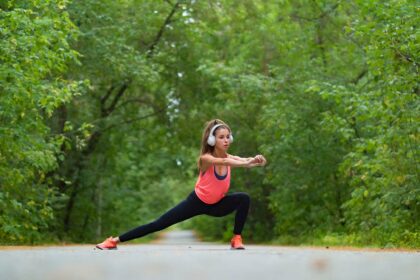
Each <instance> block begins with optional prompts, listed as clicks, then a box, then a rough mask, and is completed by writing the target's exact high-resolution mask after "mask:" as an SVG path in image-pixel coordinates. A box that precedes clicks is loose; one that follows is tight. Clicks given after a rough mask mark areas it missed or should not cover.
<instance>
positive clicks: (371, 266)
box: [0, 231, 420, 280]
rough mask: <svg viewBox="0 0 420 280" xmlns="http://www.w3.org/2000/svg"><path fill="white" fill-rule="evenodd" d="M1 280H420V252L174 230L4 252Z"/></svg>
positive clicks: (0, 270)
mask: <svg viewBox="0 0 420 280" xmlns="http://www.w3.org/2000/svg"><path fill="white" fill-rule="evenodd" d="M0 279H1V280H15V279H30V280H38V279H39V280H41V279H42V280H49V279H51V280H52V279H54V280H66V279H77V280H84V279H86V280H87V279H89V280H92V279H93V280H95V279H110V280H111V279H112V280H114V279H115V280H126V279H171V280H172V279H194V280H195V279H198V280H207V279H217V280H222V279H234V280H247V279H250V280H251V279H252V280H265V279H275V280H280V279H291V280H299V279H305V280H306V279H307V280H317V279H331V280H350V279H351V280H353V279H357V280H364V279H366V280H372V279H380V280H387V279H393V280H394V279H395V280H419V279H420V253H418V252H366V251H344V250H331V249H329V250H328V249H316V248H313V249H311V248H298V247H278V246H256V245H248V246H247V249H246V250H241V251H233V250H230V249H229V247H228V245H227V244H226V245H225V244H223V245H221V244H212V243H201V242H198V241H197V240H196V239H195V238H194V236H193V234H192V233H191V232H189V231H172V232H169V233H167V234H166V235H165V238H164V239H163V240H162V241H160V242H158V243H153V244H147V245H130V244H127V245H120V246H119V249H118V250H114V251H100V250H94V249H93V246H86V245H84V246H54V247H32V248H30V247H29V248H19V249H18V250H16V249H13V250H0Z"/></svg>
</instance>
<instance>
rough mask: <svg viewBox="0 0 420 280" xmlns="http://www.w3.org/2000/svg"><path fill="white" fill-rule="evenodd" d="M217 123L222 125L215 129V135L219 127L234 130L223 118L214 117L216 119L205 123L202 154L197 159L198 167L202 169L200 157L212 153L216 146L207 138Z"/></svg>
mask: <svg viewBox="0 0 420 280" xmlns="http://www.w3.org/2000/svg"><path fill="white" fill-rule="evenodd" d="M217 124H221V126H219V127H218V128H216V129H215V130H214V132H213V135H216V131H217V130H218V129H222V128H225V129H227V130H229V132H230V133H232V130H231V129H230V127H229V126H228V125H227V124H226V123H225V122H223V121H222V120H219V119H214V120H211V121H208V122H207V123H206V124H205V126H204V130H203V136H202V138H201V151H200V155H199V156H198V160H197V166H198V169H201V159H200V158H201V156H202V155H204V154H207V153H210V154H212V153H213V151H214V146H210V145H209V144H208V143H207V139H208V138H209V136H210V130H211V129H212V128H213V127H214V126H215V125H217Z"/></svg>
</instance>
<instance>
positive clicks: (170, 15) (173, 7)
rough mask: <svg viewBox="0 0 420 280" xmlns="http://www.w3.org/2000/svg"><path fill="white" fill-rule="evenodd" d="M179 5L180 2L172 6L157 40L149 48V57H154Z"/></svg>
mask: <svg viewBox="0 0 420 280" xmlns="http://www.w3.org/2000/svg"><path fill="white" fill-rule="evenodd" d="M179 5H180V2H176V3H175V5H173V6H172V10H171V12H170V13H169V15H168V16H167V17H166V19H165V22H164V23H163V24H162V26H161V27H160V29H159V32H158V33H157V35H156V37H155V39H154V40H153V42H152V44H151V45H150V47H149V50H148V53H147V56H148V57H151V56H152V55H153V52H154V50H155V47H156V45H157V44H158V43H159V41H160V39H161V37H162V35H163V31H164V30H165V28H166V26H167V25H168V24H169V23H170V22H171V19H172V16H173V15H174V14H175V12H176V9H177V8H178V7H179Z"/></svg>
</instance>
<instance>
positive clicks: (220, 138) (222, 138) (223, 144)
mask: <svg viewBox="0 0 420 280" xmlns="http://www.w3.org/2000/svg"><path fill="white" fill-rule="evenodd" d="M215 134H216V135H215V136H216V145H215V148H216V149H218V150H222V151H227V150H228V148H229V145H230V141H229V138H230V131H229V130H228V129H226V128H223V127H222V128H219V129H217V130H216V133H215Z"/></svg>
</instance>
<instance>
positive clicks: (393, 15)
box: [0, 0, 420, 248]
mask: <svg viewBox="0 0 420 280" xmlns="http://www.w3.org/2000/svg"><path fill="white" fill-rule="evenodd" d="M0 9H1V10H0V37H1V39H2V42H1V44H0V61H1V64H0V89H1V92H2V93H3V94H2V96H1V97H0V119H1V127H0V159H1V160H0V237H1V238H2V240H5V242H14V243H18V242H22V243H29V242H36V241H37V240H39V239H40V237H41V236H40V234H39V233H40V232H45V231H46V230H47V229H48V231H49V232H50V233H51V238H52V239H53V238H57V237H58V238H60V239H61V240H69V241H77V242H83V241H89V242H94V241H97V240H98V239H103V237H104V235H116V234H119V233H122V232H124V231H126V230H129V229H130V228H131V227H135V226H138V225H139V224H143V223H146V222H149V221H151V220H153V219H155V218H157V217H158V216H159V215H160V214H162V213H163V212H164V211H166V210H168V209H169V208H170V207H172V206H173V205H175V204H176V203H178V202H179V201H180V200H181V199H184V198H185V197H186V196H187V195H188V193H189V192H190V191H192V189H193V187H194V182H195V180H196V177H197V168H196V159H197V156H198V153H199V144H200V143H199V142H200V137H201V132H202V131H201V130H202V126H203V124H204V123H205V121H207V120H209V119H211V118H221V119H223V120H225V121H227V122H228V123H229V124H230V126H231V127H232V129H233V133H234V136H235V142H234V144H233V145H232V150H231V151H230V152H231V153H232V154H236V155H239V156H243V157H248V156H254V155H256V154H259V153H261V154H264V155H265V156H266V157H267V159H268V162H269V163H268V165H267V166H266V167H265V168H260V169H251V170H248V169H235V170H234V171H233V177H232V184H231V191H245V192H248V193H249V194H250V195H251V209H250V213H249V217H248V222H247V224H246V226H245V230H244V237H245V239H246V240H254V241H273V242H277V243H289V244H329V245H334V244H336V245H337V244H339V245H358V246H381V247H384V246H386V247H398V246H402V247H416V248H418V247H419V246H420V244H419V242H420V238H419V234H420V233H419V228H420V224H419V221H420V219H419V217H420V203H419V201H420V189H419V182H420V180H419V173H420V172H419V162H418V159H419V158H420V156H419V147H420V145H419V140H420V136H419V129H418V123H419V120H420V115H419V112H420V108H419V107H420V104H419V99H418V96H419V86H418V77H419V73H418V63H419V49H420V48H419V36H418V32H419V31H418V28H417V26H418V25H419V17H418V16H417V14H418V4H417V3H416V2H415V1H412V0H404V1H393V0H387V1H377V0H370V1H359V0H354V1H327V0H316V1H306V0H299V1H288V0H284V1H250V0H245V1H242V0H241V1H236V0H235V1H146V0H141V1H139V0H125V1H111V0H105V1H96V0H88V1H73V2H67V1H59V0H52V1H35V0H33V1H9V2H7V3H6V4H0ZM80 81H83V82H80ZM81 92H84V93H85V94H80V93H81ZM233 219H234V217H233V216H228V217H224V218H221V219H215V218H209V217H199V218H194V219H193V220H192V221H191V222H188V223H187V224H185V225H186V226H189V227H193V228H194V229H196V230H198V231H199V233H200V236H202V237H203V238H206V239H207V240H212V239H213V240H214V239H217V240H220V239H222V240H225V241H226V240H229V239H230V236H231V234H232V227H233Z"/></svg>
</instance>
